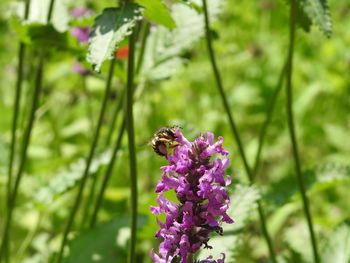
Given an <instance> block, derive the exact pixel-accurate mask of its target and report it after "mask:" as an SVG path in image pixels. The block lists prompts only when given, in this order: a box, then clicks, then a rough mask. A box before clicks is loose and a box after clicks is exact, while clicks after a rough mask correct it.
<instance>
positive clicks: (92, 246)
mask: <svg viewBox="0 0 350 263" xmlns="http://www.w3.org/2000/svg"><path fill="white" fill-rule="evenodd" d="M145 223H146V217H144V216H140V217H139V218H138V228H139V229H140V228H141V227H142V226H143V225H145ZM129 224H130V218H129V217H128V216H120V217H116V218H113V219H112V220H110V221H108V222H105V223H102V224H99V225H97V226H96V227H95V228H93V229H90V230H87V231H85V232H83V233H81V234H80V235H79V236H78V237H76V238H75V239H74V240H73V241H71V242H70V243H69V251H70V254H69V256H68V257H67V258H66V259H65V260H64V263H89V262H91V263H92V262H99V263H114V262H126V257H127V253H126V241H127V240H128V239H129V232H130V229H129Z"/></svg>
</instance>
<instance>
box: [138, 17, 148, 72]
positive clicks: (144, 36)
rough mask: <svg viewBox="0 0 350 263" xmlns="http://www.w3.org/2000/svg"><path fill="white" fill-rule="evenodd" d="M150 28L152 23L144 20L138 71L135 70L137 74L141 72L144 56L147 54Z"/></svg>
mask: <svg viewBox="0 0 350 263" xmlns="http://www.w3.org/2000/svg"><path fill="white" fill-rule="evenodd" d="M149 29H150V24H149V23H148V22H147V21H143V23H142V40H141V47H140V52H139V55H138V57H137V64H136V65H137V66H136V71H135V72H136V74H139V72H140V69H141V67H142V62H143V56H144V54H145V49H146V43H147V37H148V34H149Z"/></svg>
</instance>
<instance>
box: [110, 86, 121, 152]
mask: <svg viewBox="0 0 350 263" xmlns="http://www.w3.org/2000/svg"><path fill="white" fill-rule="evenodd" d="M124 97H125V89H122V91H121V92H119V96H118V102H117V103H116V106H115V108H114V112H113V116H112V121H111V124H110V127H109V131H108V134H107V139H106V146H108V145H109V144H110V143H111V140H112V135H113V133H114V131H115V126H116V124H117V117H118V113H119V112H120V111H121V109H122V107H123V102H124V99H125V98H124Z"/></svg>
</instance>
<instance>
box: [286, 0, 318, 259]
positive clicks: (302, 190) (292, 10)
mask: <svg viewBox="0 0 350 263" xmlns="http://www.w3.org/2000/svg"><path fill="white" fill-rule="evenodd" d="M297 4H298V3H297V2H296V0H292V1H291V8H290V33H289V48H288V63H287V71H286V74H287V85H286V94H287V103H286V111H287V119H288V128H289V135H290V140H291V144H292V150H293V151H292V152H293V158H294V164H295V171H296V174H297V180H298V184H299V190H300V193H301V197H302V201H303V209H304V214H305V217H306V221H307V225H308V228H309V233H310V237H311V238H310V239H311V245H312V251H313V257H314V262H315V263H318V262H320V260H319V255H318V251H317V242H316V237H315V233H314V228H313V223H312V217H311V213H310V208H309V201H308V198H307V195H306V188H305V183H304V178H303V174H302V170H301V161H300V156H299V151H298V143H297V139H296V131H295V124H294V116H293V92H292V88H293V84H292V77H293V54H294V41H295V28H296V19H297V15H298V14H297Z"/></svg>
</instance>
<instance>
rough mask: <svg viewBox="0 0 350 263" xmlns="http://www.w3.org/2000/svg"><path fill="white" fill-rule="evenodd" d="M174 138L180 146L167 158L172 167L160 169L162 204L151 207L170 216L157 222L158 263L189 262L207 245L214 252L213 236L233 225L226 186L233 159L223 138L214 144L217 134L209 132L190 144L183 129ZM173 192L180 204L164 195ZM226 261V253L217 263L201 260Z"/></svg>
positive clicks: (154, 257) (158, 185) (153, 255)
mask: <svg viewBox="0 0 350 263" xmlns="http://www.w3.org/2000/svg"><path fill="white" fill-rule="evenodd" d="M175 134H176V138H175V141H176V143H177V144H176V146H174V147H173V148H174V150H173V153H168V154H167V155H166V156H165V157H166V159H167V161H168V162H169V164H168V165H166V166H163V167H161V169H162V171H163V172H162V179H161V180H160V181H159V182H158V184H157V187H156V192H157V193H158V198H157V203H158V205H159V206H158V207H151V212H152V213H154V214H162V213H165V222H161V221H159V220H158V219H157V223H158V225H159V226H160V230H158V231H157V233H156V238H158V239H161V240H162V242H161V243H160V245H159V255H158V254H156V253H155V252H154V251H153V250H152V251H151V252H150V255H151V258H152V259H153V260H154V262H156V263H171V262H172V260H173V259H174V258H178V259H179V260H180V261H179V262H180V263H187V258H188V256H189V255H190V254H194V253H196V252H197V251H198V250H199V249H200V248H201V247H202V246H204V248H211V246H209V245H208V242H209V234H210V233H211V232H214V231H215V232H217V233H218V234H220V235H222V227H221V224H222V222H226V223H229V224H231V223H233V220H232V219H231V218H230V217H229V216H228V215H227V213H226V211H227V209H228V207H229V204H230V198H229V196H228V194H227V193H226V191H225V187H226V186H228V185H229V184H230V183H231V178H230V177H229V176H225V175H224V170H225V168H226V167H227V166H228V165H229V163H230V160H229V158H228V157H227V155H228V152H227V151H226V150H224V149H223V148H222V143H223V138H222V137H219V138H218V141H217V142H216V143H214V135H213V134H212V133H205V134H203V135H201V136H200V137H198V138H197V139H196V140H195V141H193V142H189V141H188V140H187V139H186V138H185V137H184V136H183V135H182V133H181V132H180V131H179V129H176V131H175ZM169 148H170V147H169ZM220 156H221V157H220ZM219 157H220V158H219ZM168 190H174V192H175V194H176V197H177V199H178V201H179V204H178V203H175V202H172V201H169V200H167V199H166V198H165V196H164V194H163V193H164V192H166V191H168ZM224 260H225V255H224V254H223V258H222V259H219V260H217V261H215V260H212V259H211V257H209V258H207V259H205V260H202V261H199V262H201V263H209V262H211V263H224Z"/></svg>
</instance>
